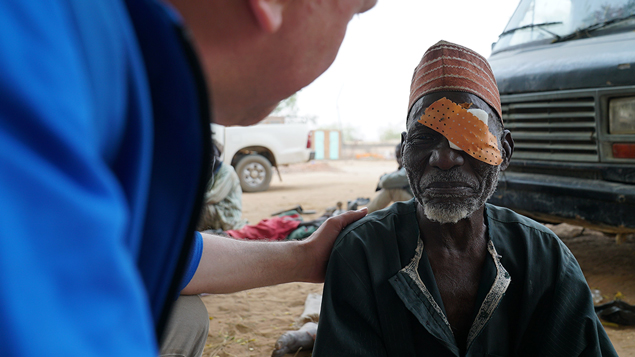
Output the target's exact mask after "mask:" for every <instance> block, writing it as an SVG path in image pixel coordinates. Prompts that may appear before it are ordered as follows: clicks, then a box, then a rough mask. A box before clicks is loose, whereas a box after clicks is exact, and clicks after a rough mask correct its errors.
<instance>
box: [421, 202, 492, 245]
mask: <svg viewBox="0 0 635 357" xmlns="http://www.w3.org/2000/svg"><path fill="white" fill-rule="evenodd" d="M484 210H485V207H484V206H483V207H481V208H479V209H477V210H476V211H474V212H473V213H472V214H471V215H469V216H468V217H466V218H464V219H462V220H460V221H458V222H456V223H446V224H441V223H439V222H434V221H431V220H430V219H428V217H426V215H425V214H424V213H423V207H422V206H421V205H420V204H417V221H418V222H419V231H420V232H421V239H422V240H423V243H424V245H425V246H426V249H433V250H434V249H446V250H452V251H456V252H468V251H470V250H475V249H476V250H477V251H482V248H483V247H485V244H486V243H487V239H486V236H485V233H486V231H487V228H486V226H485V218H484Z"/></svg>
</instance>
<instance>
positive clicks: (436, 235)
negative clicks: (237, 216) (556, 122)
mask: <svg viewBox="0 0 635 357" xmlns="http://www.w3.org/2000/svg"><path fill="white" fill-rule="evenodd" d="M468 108H469V109H468ZM501 118H502V116H501V105H500V98H499V94H498V90H497V86H496V82H495V80H494V76H493V74H492V71H491V69H490V67H489V64H488V63H487V61H486V60H485V59H484V58H483V57H481V56H480V55H478V54H477V53H475V52H473V51H472V50H470V49H467V48H465V47H462V46H458V45H455V44H451V43H448V42H444V41H441V42H439V43H437V44H436V45H434V46H432V47H431V48H429V49H428V51H426V53H425V55H424V56H423V59H422V60H421V63H420V65H419V66H418V67H417V68H416V71H415V74H414V76H413V80H412V84H411V94H410V104H409V111H408V118H407V122H406V126H407V132H406V133H404V134H402V143H403V147H402V152H403V165H404V167H405V169H406V173H407V175H408V178H409V182H410V187H411V188H412V192H413V193H414V197H415V199H413V200H410V201H408V202H397V203H395V204H393V205H392V206H391V207H390V208H388V209H385V210H382V211H379V212H375V213H374V214H372V215H369V216H367V217H365V218H363V219H361V220H359V221H357V222H355V223H353V224H351V225H350V226H348V227H347V228H345V229H344V230H343V231H342V233H341V234H340V236H339V238H338V240H337V241H336V243H335V246H334V249H333V252H332V254H331V258H330V260H329V263H328V270H327V273H326V282H325V285H324V296H323V300H322V312H321V315H320V323H319V327H318V332H317V340H316V345H315V348H314V352H313V356H316V357H321V356H329V357H332V356H366V357H368V356H494V355H495V356H616V353H615V350H614V349H613V346H612V345H611V342H610V340H609V339H608V337H607V335H606V332H605V331H604V328H603V327H602V325H601V323H600V321H599V320H598V318H597V316H596V315H595V312H594V309H593V301H592V298H591V293H590V290H589V287H588V286H587V283H586V281H585V279H584V275H583V274H582V271H581V270H580V267H579V265H578V263H577V261H576V260H575V258H574V257H573V255H572V254H571V252H570V251H569V249H567V247H566V246H565V245H564V244H563V243H562V242H561V241H560V240H559V239H558V237H557V236H556V235H555V234H553V233H552V232H551V231H550V230H548V229H547V228H546V227H544V226H543V225H541V224H539V223H537V222H534V221H532V220H530V219H528V218H526V217H523V216H521V215H518V214H516V213H514V212H512V211H511V210H508V209H505V208H501V207H496V206H493V205H490V204H487V203H486V201H487V199H488V198H489V197H490V196H491V195H492V193H493V192H494V191H495V189H496V185H497V180H498V176H499V174H500V171H502V170H505V168H507V166H508V164H509V161H510V159H511V155H512V152H513V148H514V143H513V141H512V137H511V134H510V132H509V131H508V130H505V129H504V128H503V123H502V120H501Z"/></svg>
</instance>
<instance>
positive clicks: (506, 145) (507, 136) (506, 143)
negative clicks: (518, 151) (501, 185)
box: [500, 129, 514, 171]
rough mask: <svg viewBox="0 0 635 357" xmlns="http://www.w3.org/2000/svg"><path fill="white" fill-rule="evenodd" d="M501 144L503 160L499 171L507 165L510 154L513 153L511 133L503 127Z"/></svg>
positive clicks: (510, 157)
mask: <svg viewBox="0 0 635 357" xmlns="http://www.w3.org/2000/svg"><path fill="white" fill-rule="evenodd" d="M501 146H502V151H503V162H502V163H501V164H500V168H501V171H504V170H505V169H506V168H507V166H509V162H510V161H511V159H512V154H513V153H514V139H513V138H512V133H511V132H510V131H509V130H507V129H505V130H504V131H503V140H501Z"/></svg>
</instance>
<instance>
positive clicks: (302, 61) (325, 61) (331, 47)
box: [251, 0, 377, 110]
mask: <svg viewBox="0 0 635 357" xmlns="http://www.w3.org/2000/svg"><path fill="white" fill-rule="evenodd" d="M376 3H377V0H319V1H318V0H291V1H289V3H288V7H287V8H286V9H285V11H284V14H283V21H282V26H281V28H280V30H279V31H278V33H277V34H274V35H275V38H272V44H273V46H272V49H273V52H271V57H267V56H261V57H260V58H259V60H260V61H262V62H263V63H265V64H266V71H262V72H261V73H260V74H261V75H262V76H263V78H266V80H267V81H268V84H267V85H266V86H264V87H263V88H266V89H265V90H264V91H263V94H265V95H264V96H263V97H262V98H263V102H266V101H268V100H269V98H271V100H272V101H273V105H272V107H271V108H270V109H271V110H273V109H274V108H275V105H277V103H278V102H279V101H281V100H283V99H285V98H287V97H289V96H290V95H292V94H293V93H295V92H297V91H298V90H300V89H302V88H304V87H306V86H307V85H309V84H310V83H311V82H313V81H314V80H315V79H316V78H317V77H319V76H320V75H321V74H322V73H324V71H326V70H327V69H328V68H329V67H330V66H331V64H332V63H333V61H334V60H335V57H336V56H337V53H338V51H339V48H340V46H341V44H342V41H343V39H344V35H345V33H346V29H347V26H348V23H349V22H350V20H351V19H352V18H353V16H355V15H356V14H360V13H363V12H365V11H368V10H370V9H371V8H373V7H374V6H375V4H376ZM267 97H268V98H267ZM253 98H254V97H252V98H251V99H252V100H253Z"/></svg>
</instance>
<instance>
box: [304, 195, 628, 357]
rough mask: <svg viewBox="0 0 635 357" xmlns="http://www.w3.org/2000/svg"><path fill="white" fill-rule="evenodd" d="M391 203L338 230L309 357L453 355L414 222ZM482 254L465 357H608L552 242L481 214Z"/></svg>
mask: <svg viewBox="0 0 635 357" xmlns="http://www.w3.org/2000/svg"><path fill="white" fill-rule="evenodd" d="M415 207H416V201H415V200H410V201H408V202H397V203H395V204H393V205H392V206H391V207H389V208H388V209H385V210H382V211H378V212H375V213H374V214H371V215H369V216H367V217H365V218H363V219H361V220H359V221H357V222H355V223H353V224H351V225H350V226H349V227H347V228H346V229H345V230H344V231H343V232H342V234H340V237H339V238H338V240H337V242H336V243H335V246H334V249H333V253H332V254H331V258H330V261H329V265H328V270H327V274H326V283H325V285H324V296H323V300H322V311H321V315H320V323H319V329H318V333H317V341H316V345H315V348H314V353H313V355H314V356H317V357H320V356H325V357H333V356H365V357H369V356H399V357H402V356H459V355H460V352H459V348H458V347H457V344H456V342H455V340H454V336H453V334H452V330H451V328H450V325H449V323H448V320H447V318H446V314H445V308H444V306H443V301H442V300H441V297H440V294H439V291H438V289H437V286H436V283H435V279H434V275H433V273H432V269H431V267H430V263H429V261H428V258H427V255H426V250H425V247H424V246H423V242H422V240H421V239H419V235H420V234H425V232H419V225H418V223H417V218H416V216H415ZM485 214H486V219H485V221H486V225H487V227H488V235H489V239H490V241H489V242H488V251H489V255H488V257H487V258H486V262H485V264H484V268H483V274H482V277H481V281H480V283H479V288H478V295H477V304H476V306H477V308H476V309H475V311H474V313H473V323H472V327H471V330H470V332H469V336H468V341H467V351H466V353H465V354H464V355H465V356H617V354H616V353H615V350H614V349H613V346H612V345H611V342H610V340H609V338H608V336H607V335H606V332H605V331H604V328H603V327H602V325H601V324H600V322H599V320H598V318H597V316H596V315H595V312H594V310H593V302H592V299H591V293H590V291H589V288H588V286H587V284H586V281H585V279H584V276H583V275H582V271H581V270H580V267H579V265H578V263H577V261H576V260H575V258H574V257H573V255H572V254H571V252H570V251H569V249H567V247H566V246H565V245H564V244H563V243H562V242H561V241H560V239H559V238H558V237H557V236H556V235H555V234H553V233H552V232H551V231H550V230H548V229H547V228H546V227H544V226H543V225H541V224H539V223H536V222H534V221H532V220H530V219H528V218H526V217H523V216H520V215H518V214H516V213H514V212H513V211H511V210H508V209H505V208H500V207H496V206H493V205H489V204H488V205H486V209H485Z"/></svg>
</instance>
